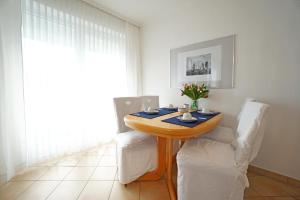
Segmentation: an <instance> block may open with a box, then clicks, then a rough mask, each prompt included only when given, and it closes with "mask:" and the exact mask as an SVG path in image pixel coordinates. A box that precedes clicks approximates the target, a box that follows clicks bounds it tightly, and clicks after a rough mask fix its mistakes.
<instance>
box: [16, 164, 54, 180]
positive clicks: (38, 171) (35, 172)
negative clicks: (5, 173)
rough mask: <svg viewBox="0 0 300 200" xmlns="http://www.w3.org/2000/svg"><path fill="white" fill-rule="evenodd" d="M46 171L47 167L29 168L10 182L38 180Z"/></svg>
mask: <svg viewBox="0 0 300 200" xmlns="http://www.w3.org/2000/svg"><path fill="white" fill-rule="evenodd" d="M48 169H49V168H48V167H30V168H28V169H26V170H24V171H23V172H22V173H20V174H18V175H16V176H15V177H14V178H12V181H21V180H30V181H31V180H38V179H39V178H40V177H41V176H42V175H44V174H45V173H46V172H47V171H48Z"/></svg>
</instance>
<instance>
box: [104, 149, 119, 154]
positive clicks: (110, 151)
mask: <svg viewBox="0 0 300 200" xmlns="http://www.w3.org/2000/svg"><path fill="white" fill-rule="evenodd" d="M116 150H117V149H116V147H106V148H105V151H104V155H108V156H115V155H116Z"/></svg>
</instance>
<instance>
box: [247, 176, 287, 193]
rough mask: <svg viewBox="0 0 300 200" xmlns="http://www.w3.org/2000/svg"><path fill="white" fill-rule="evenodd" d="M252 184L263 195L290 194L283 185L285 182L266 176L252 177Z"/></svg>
mask: <svg viewBox="0 0 300 200" xmlns="http://www.w3.org/2000/svg"><path fill="white" fill-rule="evenodd" d="M249 180H250V186H251V187H252V188H253V189H254V190H255V191H256V192H257V193H259V194H260V195H262V196H289V193H287V192H286V190H284V188H283V187H282V185H283V184H281V183H279V182H277V181H275V180H273V179H270V178H267V177H264V176H255V177H250V178H249Z"/></svg>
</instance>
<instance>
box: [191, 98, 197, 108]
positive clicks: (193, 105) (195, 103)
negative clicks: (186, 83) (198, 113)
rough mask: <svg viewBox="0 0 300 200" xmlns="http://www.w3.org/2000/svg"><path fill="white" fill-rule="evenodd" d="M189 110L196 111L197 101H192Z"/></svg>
mask: <svg viewBox="0 0 300 200" xmlns="http://www.w3.org/2000/svg"><path fill="white" fill-rule="evenodd" d="M191 109H192V110H198V100H192V104H191Z"/></svg>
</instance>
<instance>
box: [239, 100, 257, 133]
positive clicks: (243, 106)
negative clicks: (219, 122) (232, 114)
mask: <svg viewBox="0 0 300 200" xmlns="http://www.w3.org/2000/svg"><path fill="white" fill-rule="evenodd" d="M255 101H256V99H254V98H252V97H247V98H246V100H245V101H244V103H243V105H242V107H241V110H240V112H239V114H238V116H237V117H236V121H237V126H238V123H239V121H240V119H241V116H242V113H243V110H244V108H245V105H246V103H247V102H255ZM236 128H237V127H236Z"/></svg>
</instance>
